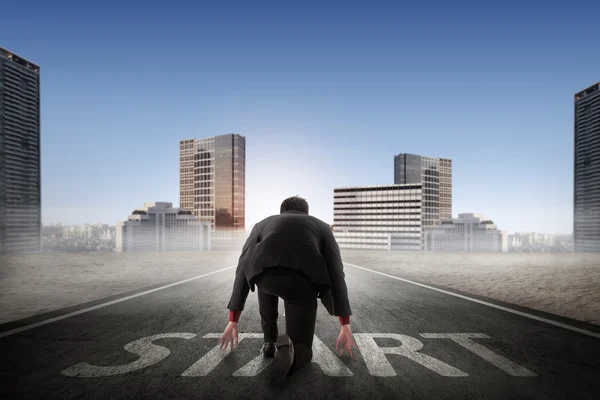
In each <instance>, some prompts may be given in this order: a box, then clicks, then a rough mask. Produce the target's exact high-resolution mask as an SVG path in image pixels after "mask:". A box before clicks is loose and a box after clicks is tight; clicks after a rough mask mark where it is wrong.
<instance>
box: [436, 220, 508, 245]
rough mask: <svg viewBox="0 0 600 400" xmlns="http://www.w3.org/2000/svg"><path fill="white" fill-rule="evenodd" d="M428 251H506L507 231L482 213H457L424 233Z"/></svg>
mask: <svg viewBox="0 0 600 400" xmlns="http://www.w3.org/2000/svg"><path fill="white" fill-rule="evenodd" d="M425 237H426V240H425V242H426V244H425V248H426V249H427V250H429V251H465V252H471V251H490V252H499V251H501V252H506V251H508V233H507V232H505V231H500V230H498V227H497V226H496V224H494V222H493V221H491V220H489V219H486V218H485V217H484V216H483V215H482V214H459V215H458V218H454V219H450V220H446V221H442V223H441V224H440V226H439V227H438V228H436V229H433V230H431V231H428V232H426V233H425Z"/></svg>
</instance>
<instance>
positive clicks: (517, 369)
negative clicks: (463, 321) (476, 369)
mask: <svg viewBox="0 0 600 400" xmlns="http://www.w3.org/2000/svg"><path fill="white" fill-rule="evenodd" d="M419 335H421V336H422V337H424V338H427V339H450V340H452V341H454V342H456V343H458V344H459V345H461V346H462V347H464V348H465V349H467V350H470V351H471V352H473V353H475V354H477V355H478V356H479V357H481V358H483V359H484V360H485V361H487V362H489V363H490V364H492V365H495V366H496V367H498V368H500V369H501V370H502V371H504V372H506V373H507V374H509V375H512V376H537V374H536V373H535V372H531V371H530V370H528V369H527V368H524V367H521V366H520V365H519V364H516V363H514V362H512V361H510V360H509V359H507V358H505V357H503V356H501V355H500V354H497V353H494V352H493V351H491V350H490V349H488V348H487V347H484V346H482V345H481V344H479V343H476V342H474V341H472V340H471V339H489V338H490V337H489V336H488V335H484V334H483V333H419Z"/></svg>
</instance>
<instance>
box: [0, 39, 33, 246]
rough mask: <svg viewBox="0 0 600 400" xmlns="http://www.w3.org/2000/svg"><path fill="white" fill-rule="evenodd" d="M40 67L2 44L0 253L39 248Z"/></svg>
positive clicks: (0, 59)
mask: <svg viewBox="0 0 600 400" xmlns="http://www.w3.org/2000/svg"><path fill="white" fill-rule="evenodd" d="M41 205H42V195H41V164H40V67H39V66H37V65H35V64H33V63H32V62H30V61H27V60H25V59H24V58H22V57H19V56H17V55H16V54H14V53H13V52H11V51H8V50H5V49H3V48H0V254H2V253H36V252H40V251H41V250H42V211H41Z"/></svg>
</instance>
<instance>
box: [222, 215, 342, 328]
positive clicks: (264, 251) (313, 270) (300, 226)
mask: <svg viewBox="0 0 600 400" xmlns="http://www.w3.org/2000/svg"><path fill="white" fill-rule="evenodd" d="M278 266H279V267H285V268H291V269H295V270H298V271H300V272H302V273H303V274H304V275H306V276H307V277H308V278H309V280H310V281H312V282H314V283H316V284H318V285H320V287H321V290H320V292H319V295H318V297H319V298H320V299H321V302H322V303H323V305H324V306H325V308H326V309H327V311H328V312H329V314H331V315H337V316H346V315H351V311H350V302H349V300H348V288H347V286H346V281H345V274H344V265H343V264H342V257H341V255H340V248H339V246H338V244H337V242H336V241H335V237H334V236H333V232H332V231H331V227H330V226H329V225H328V224H326V223H325V222H323V221H321V220H320V219H318V218H315V217H313V216H310V215H308V214H305V213H303V212H300V211H287V212H284V213H282V214H278V215H272V216H270V217H267V218H265V219H264V220H262V221H260V222H259V223H257V224H256V225H254V228H253V229H252V232H251V233H250V236H249V237H248V240H247V241H246V243H245V244H244V247H243V249H242V255H241V256H240V258H239V261H238V266H237V270H236V272H235V281H234V284H233V293H232V294H231V299H230V300H229V304H228V305H227V308H228V309H230V310H233V311H241V310H243V309H244V305H245V303H246V299H247V297H248V292H249V291H250V290H252V291H254V281H253V278H254V277H255V276H256V275H258V274H260V273H261V272H263V271H264V270H265V269H266V268H269V267H278Z"/></svg>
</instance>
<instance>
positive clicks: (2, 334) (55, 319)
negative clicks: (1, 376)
mask: <svg viewBox="0 0 600 400" xmlns="http://www.w3.org/2000/svg"><path fill="white" fill-rule="evenodd" d="M232 268H236V266H233V267H227V268H223V269H220V270H218V271H213V272H209V273H207V274H203V275H198V276H194V277H192V278H188V279H184V280H182V281H179V282H174V283H170V284H168V285H164V286H161V287H157V288H155V289H150V290H146V291H145V292H141V293H136V294H132V295H131V296H126V297H122V298H120V299H116V300H111V301H108V302H106V303H102V304H98V305H95V306H92V307H88V308H84V309H83V310H78V311H73V312H71V313H68V314H64V315H59V316H58V317H54V318H50V319H46V320H44V321H40V322H36V323H34V324H30V325H25V326H22V327H20V328H15V329H11V330H10V331H6V332H1V333H0V338H2V337H5V336H10V335H14V334H15V333H19V332H23V331H26V330H29V329H33V328H37V327H38V326H42V325H46V324H50V323H52V322H56V321H60V320H62V319H65V318H69V317H73V316H75V315H79V314H83V313H86V312H90V311H94V310H97V309H99V308H102V307H106V306H110V305H113V304H117V303H120V302H122V301H125V300H130V299H133V298H136V297H139V296H143V295H146V294H150V293H154V292H157V291H159V290H163V289H167V288H170V287H173V286H177V285H181V284H182V283H186V282H191V281H193V280H196V279H200V278H204V277H207V276H209V275H213V274H217V273H219V272H223V271H227V270H229V269H232Z"/></svg>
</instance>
